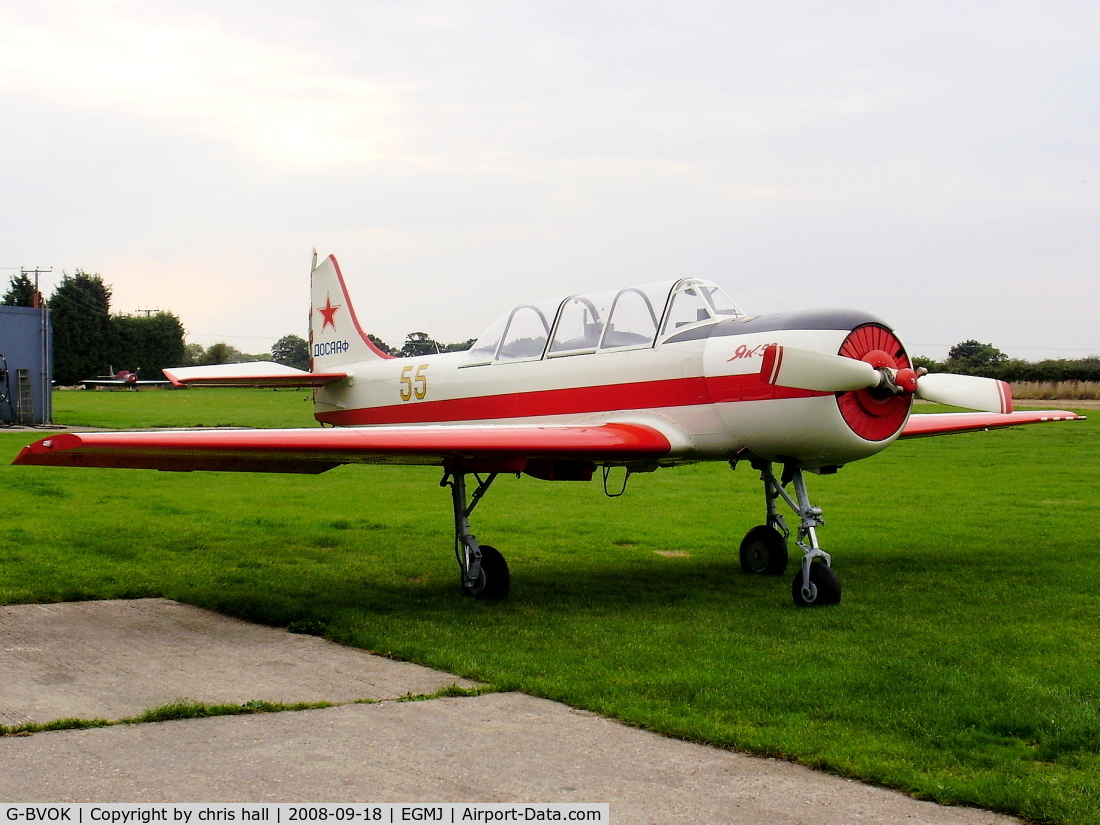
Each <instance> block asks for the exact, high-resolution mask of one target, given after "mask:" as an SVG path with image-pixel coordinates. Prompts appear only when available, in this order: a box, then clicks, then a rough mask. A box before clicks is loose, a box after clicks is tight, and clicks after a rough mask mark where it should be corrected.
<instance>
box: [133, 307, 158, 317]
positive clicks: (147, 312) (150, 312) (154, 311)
mask: <svg viewBox="0 0 1100 825" xmlns="http://www.w3.org/2000/svg"><path fill="white" fill-rule="evenodd" d="M161 311H162V310H159V309H135V310H134V315H138V314H141V313H144V315H145V317H146V318H152V317H153V316H154V315H159V314H160V313H161Z"/></svg>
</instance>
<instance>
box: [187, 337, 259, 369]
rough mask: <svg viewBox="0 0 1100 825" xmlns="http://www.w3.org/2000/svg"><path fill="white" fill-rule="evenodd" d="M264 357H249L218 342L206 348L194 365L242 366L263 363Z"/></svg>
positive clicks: (245, 353)
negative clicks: (250, 362)
mask: <svg viewBox="0 0 1100 825" xmlns="http://www.w3.org/2000/svg"><path fill="white" fill-rule="evenodd" d="M266 357H267V356H263V357H257V356H255V355H249V354H248V353H247V352H241V351H240V350H239V349H237V348H236V347H234V346H232V345H231V344H227V343H225V342H224V341H219V342H218V343H216V344H211V345H210V346H209V347H207V348H206V351H205V352H203V353H202V355H200V356H199V357H198V358H197V359H196V360H195V365H196V366H200V367H208V366H210V365H212V364H243V363H244V362H246V361H263V360H265V359H266Z"/></svg>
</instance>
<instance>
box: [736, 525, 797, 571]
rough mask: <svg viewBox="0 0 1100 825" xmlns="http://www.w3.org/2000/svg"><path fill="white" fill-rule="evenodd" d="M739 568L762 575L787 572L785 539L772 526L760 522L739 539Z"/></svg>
mask: <svg viewBox="0 0 1100 825" xmlns="http://www.w3.org/2000/svg"><path fill="white" fill-rule="evenodd" d="M741 569H742V570H744V571H745V572H746V573H757V574H759V575H762V576H782V575H783V574H784V573H785V572H787V540H786V539H785V538H783V534H782V533H780V532H779V531H778V530H776V529H775V528H774V527H769V526H768V525H766V524H760V525H757V526H756V527H753V528H752V529H751V530H749V532H747V533H746V534H745V537H744V538H743V539H741Z"/></svg>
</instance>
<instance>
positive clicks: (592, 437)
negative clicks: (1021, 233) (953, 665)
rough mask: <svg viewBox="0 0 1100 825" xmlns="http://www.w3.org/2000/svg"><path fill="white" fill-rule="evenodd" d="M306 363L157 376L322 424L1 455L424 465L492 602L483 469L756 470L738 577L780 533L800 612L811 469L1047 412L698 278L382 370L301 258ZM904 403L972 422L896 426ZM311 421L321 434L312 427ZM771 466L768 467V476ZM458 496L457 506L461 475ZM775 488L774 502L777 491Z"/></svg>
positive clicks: (47, 442) (321, 277) (575, 301)
mask: <svg viewBox="0 0 1100 825" xmlns="http://www.w3.org/2000/svg"><path fill="white" fill-rule="evenodd" d="M310 318H311V328H310V347H311V355H312V359H313V360H312V365H311V369H310V371H309V372H304V371H301V370H296V369H292V368H290V367H283V366H280V365H278V364H270V363H260V364H256V363H252V364H226V365H221V366H214V367H189V368H180V369H174V370H165V374H166V375H167V376H168V378H169V379H170V380H171V381H172V382H173V383H174V384H176V385H178V386H195V385H224V386H263V387H278V386H294V387H313V388H314V416H315V417H316V418H317V420H318V421H320V422H321V424H322V428H321V429H317V428H313V429H292V430H205V431H170V432H120V433H64V434H58V435H51V436H49V437H48V438H45V439H42V440H40V441H38V442H36V443H35V444H32V445H30V446H28V447H26V448H24V449H23V451H22V452H21V453H20V454H19V456H18V457H17V458H16V459H15V461H14V463H15V464H37V465H55V466H63V467H126V468H149V469H157V470H179V471H191V470H230V471H243V472H291V473H321V472H324V471H326V470H328V469H331V468H332V467H335V466H337V465H340V464H353V463H360V464H421V465H436V466H441V467H442V468H443V479H442V481H441V482H440V485H441V486H449V487H450V488H451V498H452V505H453V508H454V523H455V525H454V532H455V554H456V556H457V559H458V563H459V568H460V575H461V583H462V588H463V590H464V592H466V593H467V594H469V595H471V596H475V597H480V598H503V597H504V596H506V595H507V594H508V591H509V587H510V578H509V571H508V565H507V563H506V562H505V560H504V558H503V556H502V555H501V554H500V553H499V552H498V551H497V550H496V549H494V548H493V547H490V546H489V545H486V544H481V543H479V542H478V541H477V539H476V538H475V537H474V536H473V534H472V533H471V532H470V524H469V517H470V514H471V513H472V511H473V509H474V507H475V506H476V505H477V502H478V501H479V500H480V499H481V497H482V496H483V495H485V493H486V492H487V491H488V489H489V487H490V485H491V484H492V483H493V480H494V479H495V478H496V477H497V475H498V474H499V473H516V474H519V473H525V474H527V475H529V476H533V477H535V478H540V479H546V480H552V481H553V480H588V479H591V478H592V476H593V474H594V473H595V471H596V470H597V468H599V469H601V471H602V473H603V480H604V490H605V492H608V494H609V495H617V494H618V493H617V492H612V491H610V490H608V472H609V471H610V469H611V468H613V467H618V468H624V469H625V476H624V478H623V481H622V485H623V489H624V490H625V484H626V480H627V479H629V476H630V474H632V473H638V472H651V471H653V470H656V469H657V468H659V467H672V466H675V465H677V464H685V463H691V462H696V461H726V462H729V463H730V465H731V466H736V465H737V464H738V463H739V462H746V463H748V464H749V465H751V466H752V467H753V468H754V469H755V470H757V471H758V472H759V473H760V478H761V480H762V481H763V486H764V502H765V513H766V517H765V522H764V524H761V525H759V526H757V527H754V528H753V529H751V530H750V531H749V532H748V534H747V535H746V536H745V538H744V540H743V541H742V542H741V548H740V560H741V565H742V567H743V569H744V570H745V571H746V572H749V573H758V574H764V575H780V574H782V573H783V572H784V571H785V570H786V569H787V540H788V538H789V537H790V534H791V530H790V529H789V528H788V527H787V524H786V522H785V520H784V518H783V516H782V515H781V514H780V512H779V502H780V501H781V500H782V501H783V502H784V503H785V504H786V505H788V506H789V507H790V508H791V510H792V511H793V512H794V515H795V518H796V520H797V528H796V535H795V543H796V545H797V546H798V547H799V549H801V550H802V560H801V564H800V566H799V569H798V572H797V573H796V575H795V576H794V580H793V582H792V595H793V597H794V601H795V602H796V603H797V604H799V605H818V604H835V603H837V602H839V600H840V584H839V582H838V580H837V577H836V575H835V573H834V572H833V570H832V560H831V558H830V556H829V555H828V554H827V553H825V552H823V551H822V550H821V548H820V547H819V545H818V539H817V533H816V528H817V527H819V526H820V525H821V524H822V523H823V521H822V517H821V510H820V509H819V508H817V507H815V506H813V504H812V503H811V502H810V498H809V495H808V493H807V491H806V484H805V480H804V474H805V473H806V472H811V473H819V474H830V473H835V472H836V471H837V470H838V469H839V468H841V467H843V466H844V465H845V464H848V463H849V462H852V461H858V460H859V459H863V458H867V457H869V456H872V455H874V454H875V453H878V452H879V451H881V450H883V449H885V448H886V447H888V446H889V445H890V444H891V443H892V442H893V441H894V440H895V439H898V438H910V437H918V436H930V435H939V434H943V433H956V432H964V431H968V430H981V429H989V428H994V427H1005V426H1012V425H1017V424H1028V423H1035V422H1040V421H1063V420H1071V419H1077V418H1080V417H1081V416H1078V415H1075V414H1074V413H1072V412H1064V411H1046V412H1013V411H1012V398H1011V392H1010V390H1009V388H1008V385H1007V384H1005V383H1003V382H1001V381H995V380H992V379H986V378H975V377H970V376H960V375H949V374H937V375H929V374H926V373H925V372H924V371H923V370H914V369H913V368H912V367H911V364H910V360H909V356H908V355H907V354H906V352H905V348H904V347H903V346H902V343H901V341H899V340H898V338H897V336H896V335H895V334H894V332H893V331H892V330H891V329H890V327H888V326H887V325H886V324H884V323H883V322H882V321H880V320H878V319H877V318H875V317H874V316H872V315H869V314H867V313H866V312H861V311H858V310H837V309H825V310H813V311H804V312H789V313H780V314H775V315H745V314H744V313H742V312H741V311H740V310H739V309H738V308H737V307H736V306H735V305H734V304H733V303H732V302H731V301H730V300H729V298H727V297H726V295H725V294H724V293H723V292H722V290H720V289H719V288H718V287H717V286H715V285H714V284H711V283H708V282H707V281H702V280H698V279H695V278H682V279H680V280H676V281H670V282H666V283H660V284H649V285H644V286H634V287H628V288H626V289H621V290H618V291H617V292H607V293H601V294H591V295H572V296H569V297H567V298H565V299H564V300H559V301H552V302H548V303H541V304H523V305H520V306H517V307H515V308H514V309H512V310H511V311H510V312H508V313H507V314H506V315H504V316H503V317H502V318H501V319H500V320H499V321H497V323H495V324H493V325H492V326H491V327H490V328H489V329H488V330H487V331H486V332H485V333H484V334H483V335H482V336H481V337H480V338H479V339H478V340H477V342H476V343H475V344H474V346H473V348H471V349H470V350H468V351H466V352H456V353H445V354H439V355H430V356H424V357H419V358H393V357H391V356H389V355H387V354H385V353H383V352H381V351H380V350H379V349H378V348H377V347H376V346H375V345H374V344H373V343H372V342H371V341H370V339H369V338H368V337H367V335H366V333H365V332H364V330H363V327H362V326H361V324H360V322H359V320H358V318H357V317H356V314H355V311H354V310H353V309H352V304H351V299H350V297H349V295H348V291H347V287H346V286H345V283H344V278H343V276H342V275H341V273H340V268H339V266H338V265H337V263H336V259H335V258H333V257H331V256H330V257H329V258H327V259H325V260H324V261H322V262H321V263H320V264H319V265H318V261H317V257H316V253H314V259H313V268H312V308H311V311H310ZM915 398H922V399H927V400H929V401H935V402H939V403H943V404H950V405H954V406H958V407H964V408H968V409H972V410H979V411H980V412H973V413H946V414H926V415H912V414H911V409H912V406H913V402H914V399H915ZM326 425H328V426H326ZM777 465H778V467H777ZM471 475H472V476H473V479H474V480H475V482H476V486H475V487H474V489H473V491H472V492H471V493H470V494H469V495H467V486H466V480H467V476H471ZM788 488H790V489H788Z"/></svg>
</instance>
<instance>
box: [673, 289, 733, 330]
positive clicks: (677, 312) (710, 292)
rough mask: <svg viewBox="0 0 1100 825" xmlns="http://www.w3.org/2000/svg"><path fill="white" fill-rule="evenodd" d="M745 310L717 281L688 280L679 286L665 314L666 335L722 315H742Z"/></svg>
mask: <svg viewBox="0 0 1100 825" xmlns="http://www.w3.org/2000/svg"><path fill="white" fill-rule="evenodd" d="M739 315H741V311H740V310H739V309H738V308H737V307H736V306H735V305H734V303H733V302H732V301H731V300H730V299H729V298H728V297H726V294H725V293H724V292H722V290H721V289H719V288H718V287H716V286H715V285H714V284H710V283H707V282H706V281H697V280H694V279H685V280H683V281H680V282H679V283H678V284H677V285H676V289H675V291H674V292H673V294H672V298H671V299H670V300H669V307H668V314H667V315H666V316H665V325H664V334H665V335H670V334H672V333H674V332H675V331H676V330H678V329H680V328H681V327H686V326H690V325H692V324H698V323H702V322H704V321H710V320H712V319H715V318H717V317H720V316H739Z"/></svg>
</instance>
